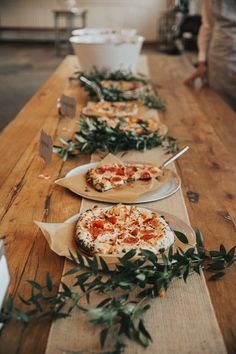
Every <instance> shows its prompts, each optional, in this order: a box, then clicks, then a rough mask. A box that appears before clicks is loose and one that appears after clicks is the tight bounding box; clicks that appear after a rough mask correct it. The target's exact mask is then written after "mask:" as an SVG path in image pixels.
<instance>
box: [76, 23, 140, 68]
mask: <svg viewBox="0 0 236 354" xmlns="http://www.w3.org/2000/svg"><path fill="white" fill-rule="evenodd" d="M143 41H144V37H142V36H138V35H136V30H134V29H121V30H119V29H114V28H85V29H78V30H74V31H73V32H72V37H71V38H70V42H71V43H72V45H73V48H74V51H75V54H76V55H77V57H78V60H79V64H80V68H81V70H83V71H87V72H88V71H91V70H92V69H94V68H95V67H96V68H97V69H98V70H102V69H109V70H111V71H114V70H125V71H126V70H134V68H135V64H136V61H137V59H138V56H139V53H140V51H141V47H142V44H143Z"/></svg>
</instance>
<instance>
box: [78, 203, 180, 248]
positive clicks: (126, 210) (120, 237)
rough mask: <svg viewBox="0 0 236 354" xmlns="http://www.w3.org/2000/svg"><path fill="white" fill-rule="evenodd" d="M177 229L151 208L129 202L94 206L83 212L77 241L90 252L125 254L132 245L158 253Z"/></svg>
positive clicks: (168, 242) (170, 243) (171, 238)
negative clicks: (130, 204)
mask: <svg viewBox="0 0 236 354" xmlns="http://www.w3.org/2000/svg"><path fill="white" fill-rule="evenodd" d="M174 239H175V238H174V232H173V231H172V230H171V228H170V226H169V225H168V223H167V222H166V221H165V219H164V218H163V217H162V216H160V215H159V214H158V213H156V212H153V211H151V210H148V209H145V208H140V207H136V206H129V205H122V204H119V205H115V206H112V207H107V208H98V207H94V208H93V209H89V210H87V211H85V212H84V213H82V214H81V215H80V217H79V219H78V221H77V224H76V235H75V241H76V244H77V245H78V247H79V248H80V249H81V250H82V251H83V252H85V253H86V254H88V255H93V254H97V253H98V254H101V255H122V254H124V253H126V252H128V251H129V250H131V249H136V250H137V254H140V250H141V249H147V250H150V251H152V252H154V253H155V254H157V253H159V252H162V251H164V250H166V249H168V248H169V247H170V246H171V245H172V244H173V243H174Z"/></svg>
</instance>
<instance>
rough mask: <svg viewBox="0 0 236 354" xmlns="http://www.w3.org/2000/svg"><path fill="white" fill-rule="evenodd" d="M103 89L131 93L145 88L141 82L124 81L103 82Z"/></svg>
mask: <svg viewBox="0 0 236 354" xmlns="http://www.w3.org/2000/svg"><path fill="white" fill-rule="evenodd" d="M101 85H102V87H104V88H106V89H108V90H118V91H124V92H125V91H131V90H136V89H137V88H140V87H142V86H143V83H142V82H141V81H124V80H119V81H115V80H102V81H101Z"/></svg>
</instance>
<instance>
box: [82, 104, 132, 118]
mask: <svg viewBox="0 0 236 354" xmlns="http://www.w3.org/2000/svg"><path fill="white" fill-rule="evenodd" d="M137 112H138V108H137V105H136V104H135V103H133V102H108V101H100V102H88V104H87V106H86V107H85V108H84V109H83V113H84V114H85V115H88V116H95V117H102V116H105V117H125V116H131V115H135V114H137Z"/></svg>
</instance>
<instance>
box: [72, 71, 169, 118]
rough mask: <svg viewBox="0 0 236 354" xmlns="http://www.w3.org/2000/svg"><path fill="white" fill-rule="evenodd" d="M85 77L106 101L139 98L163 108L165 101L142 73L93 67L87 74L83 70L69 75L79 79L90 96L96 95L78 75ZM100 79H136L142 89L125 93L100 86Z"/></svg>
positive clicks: (147, 103)
mask: <svg viewBox="0 0 236 354" xmlns="http://www.w3.org/2000/svg"><path fill="white" fill-rule="evenodd" d="M82 76H83V77H85V78H86V79H88V80H89V81H92V82H94V83H95V84H96V85H97V86H99V88H100V90H101V93H102V95H103V97H104V99H105V100H106V101H110V102H117V101H133V100H139V101H141V102H143V104H144V105H146V106H148V107H149V108H153V109H158V110H162V111H163V110H165V103H164V101H163V100H162V99H161V98H160V97H159V95H158V93H157V91H156V90H154V89H153V88H152V85H151V81H150V80H149V79H148V78H147V77H146V76H145V75H142V74H137V75H134V74H133V73H132V72H131V71H120V70H117V71H114V72H109V71H107V70H103V71H99V70H97V69H94V70H93V71H92V72H91V73H89V74H87V73H84V72H79V71H77V72H75V76H74V77H71V78H70V80H78V81H80V85H81V86H82V87H84V88H85V90H86V91H87V92H88V94H89V97H90V98H94V97H96V93H95V91H94V90H93V88H91V86H89V85H87V84H86V83H84V82H83V81H81V80H80V77H82ZM102 80H112V81H121V80H122V81H137V82H141V83H142V84H143V85H144V88H143V90H138V91H135V90H134V93H133V95H131V94H129V95H128V96H127V95H126V93H125V92H123V91H121V90H118V89H115V88H109V89H108V88H105V87H103V86H102V84H101V81H102Z"/></svg>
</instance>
